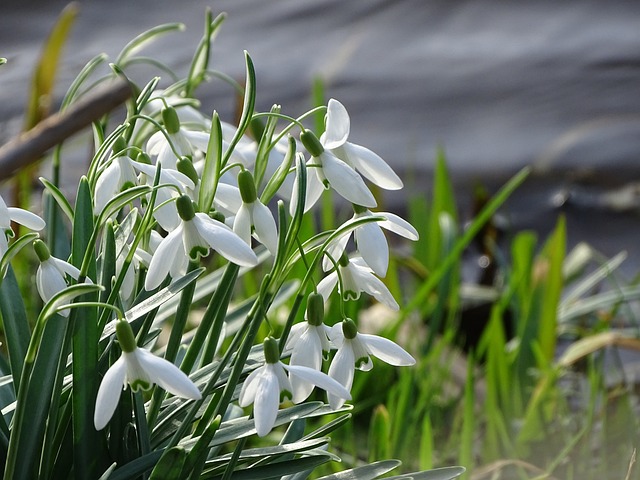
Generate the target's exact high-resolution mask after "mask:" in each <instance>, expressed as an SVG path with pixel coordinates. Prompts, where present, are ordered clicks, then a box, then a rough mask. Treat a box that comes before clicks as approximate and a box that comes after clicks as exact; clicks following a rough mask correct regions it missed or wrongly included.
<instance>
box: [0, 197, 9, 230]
mask: <svg viewBox="0 0 640 480" xmlns="http://www.w3.org/2000/svg"><path fill="white" fill-rule="evenodd" d="M0 228H1V229H2V230H5V229H7V228H11V216H10V214H9V209H8V208H7V204H6V203H4V200H3V198H2V196H0Z"/></svg>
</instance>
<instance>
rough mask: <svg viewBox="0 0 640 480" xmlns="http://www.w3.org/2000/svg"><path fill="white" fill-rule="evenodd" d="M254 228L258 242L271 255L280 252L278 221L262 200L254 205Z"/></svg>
mask: <svg viewBox="0 0 640 480" xmlns="http://www.w3.org/2000/svg"><path fill="white" fill-rule="evenodd" d="M253 226H254V227H255V234H256V237H257V238H258V241H259V242H260V243H262V244H263V245H264V246H265V247H267V249H268V250H269V253H271V255H275V254H276V252H277V251H278V230H277V228H276V221H275V220H274V218H273V215H272V214H271V210H269V209H268V208H267V207H266V206H265V205H264V204H262V203H261V202H260V200H256V201H255V202H254V203H253Z"/></svg>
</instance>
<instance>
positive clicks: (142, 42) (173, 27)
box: [115, 23, 185, 67]
mask: <svg viewBox="0 0 640 480" xmlns="http://www.w3.org/2000/svg"><path fill="white" fill-rule="evenodd" d="M184 28H185V27H184V25H183V24H182V23H166V24H164V25H158V26H157V27H153V28H151V29H149V30H147V31H146V32H144V33H141V34H140V35H138V36H137V37H135V38H134V39H133V40H131V41H130V42H129V43H127V44H126V45H125V46H124V48H123V49H122V51H121V52H120V54H119V55H118V57H117V58H116V61H115V63H116V64H118V65H120V66H121V67H125V66H126V65H127V63H128V62H130V61H131V59H132V58H133V56H134V55H135V54H136V53H138V52H139V51H140V50H142V49H143V48H145V47H146V46H147V45H149V44H150V43H152V42H154V41H155V40H157V39H158V38H160V37H161V36H163V35H166V34H167V33H171V32H176V31H182V30H184Z"/></svg>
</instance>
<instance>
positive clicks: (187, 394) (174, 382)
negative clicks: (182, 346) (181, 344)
mask: <svg viewBox="0 0 640 480" xmlns="http://www.w3.org/2000/svg"><path fill="white" fill-rule="evenodd" d="M136 353H137V355H138V361H139V362H140V366H141V367H142V368H143V369H144V370H145V371H146V372H147V374H148V375H149V379H150V380H151V381H152V382H154V383H157V384H158V385H160V386H161V387H162V388H164V389H165V390H166V391H167V392H169V393H172V394H174V395H177V396H179V397H184V398H191V399H193V400H198V399H200V398H202V395H201V394H200V391H199V390H198V387H196V385H195V384H194V383H193V382H192V381H191V380H190V379H189V377H188V376H187V375H186V374H185V373H184V372H183V371H182V370H180V369H179V368H178V367H176V366H175V365H174V364H173V363H171V362H169V361H168V360H165V359H164V358H161V357H156V356H155V355H154V354H153V353H151V352H149V351H148V350H143V349H140V348H138V349H137V350H136Z"/></svg>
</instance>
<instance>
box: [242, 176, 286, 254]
mask: <svg viewBox="0 0 640 480" xmlns="http://www.w3.org/2000/svg"><path fill="white" fill-rule="evenodd" d="M238 187H239V189H240V195H241V197H242V205H241V206H240V208H239V209H238V212H237V213H236V218H235V220H234V222H233V231H234V232H236V233H237V234H238V236H239V237H240V238H242V239H243V240H244V241H245V242H246V243H247V245H251V234H252V233H253V235H255V237H256V239H257V240H258V241H259V242H260V243H262V244H263V245H264V246H265V247H267V249H268V250H269V252H270V253H271V255H275V254H276V251H277V250H278V231H277V229H276V221H275V220H274V219H273V215H272V214H271V211H270V210H269V209H268V208H267V207H266V206H265V205H264V204H263V203H262V202H261V201H260V199H259V198H258V194H257V193H256V185H255V183H254V181H253V175H251V172H250V171H249V170H243V171H241V172H240V173H239V174H238Z"/></svg>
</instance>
